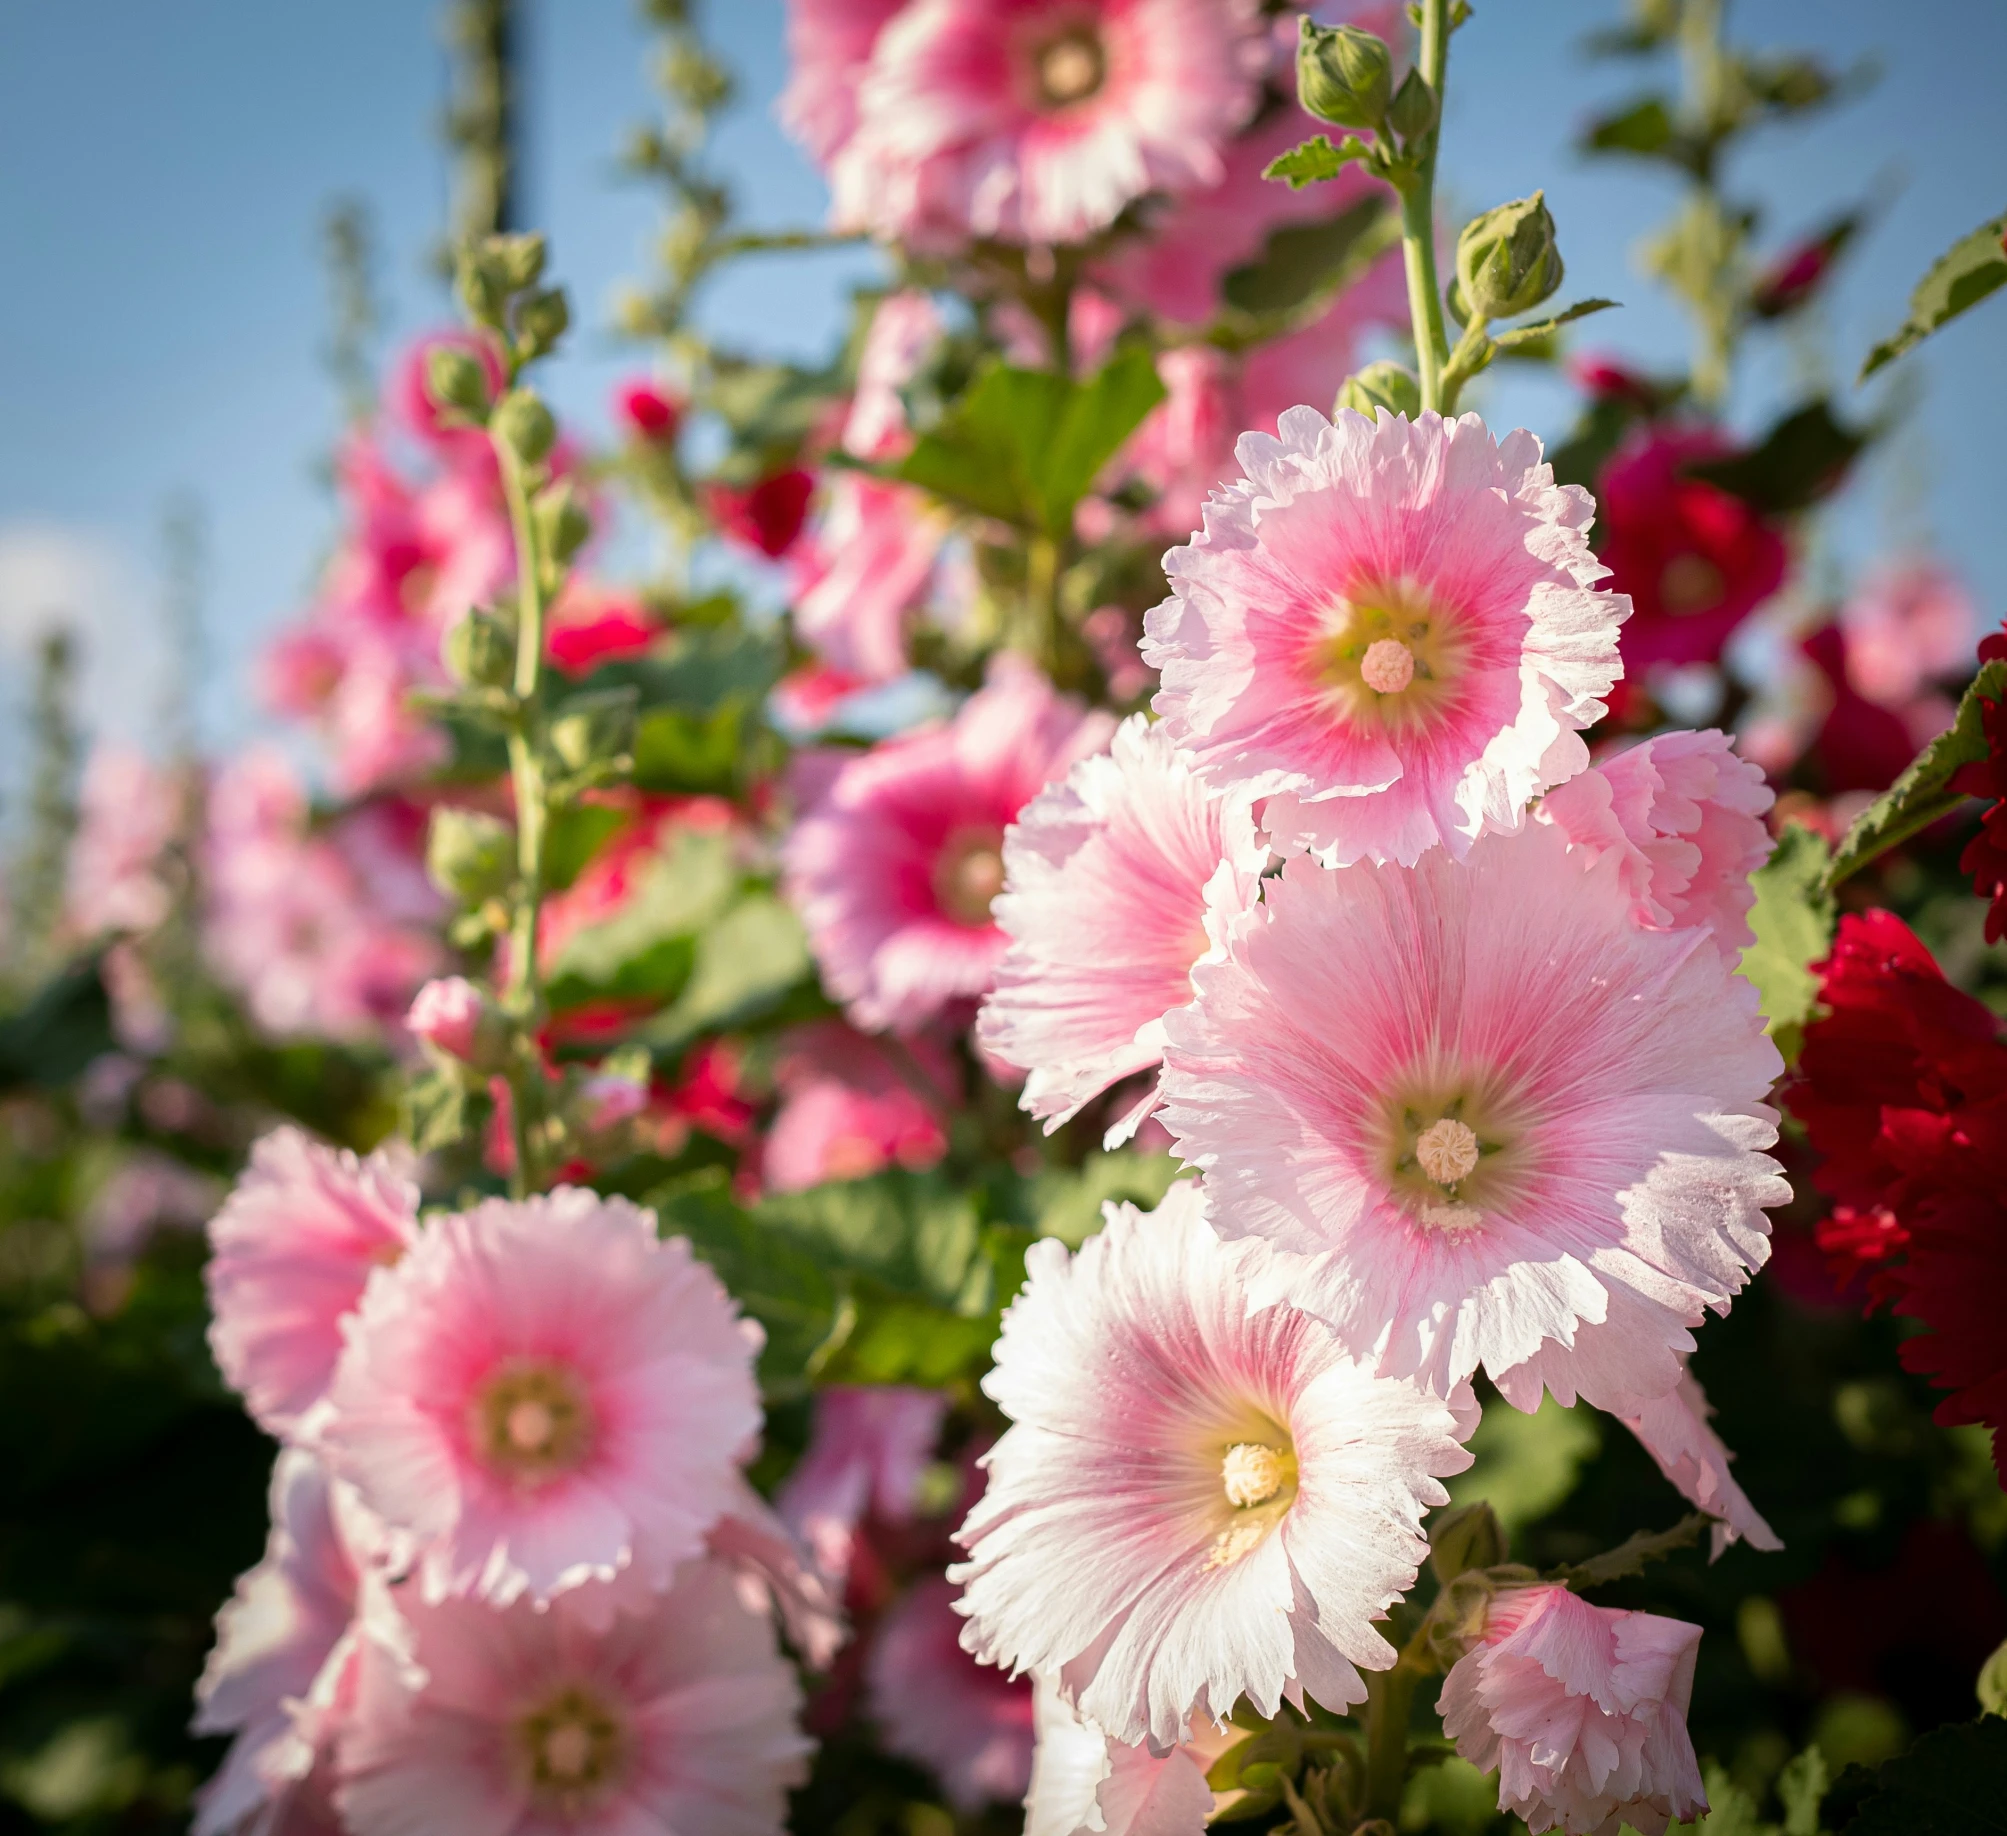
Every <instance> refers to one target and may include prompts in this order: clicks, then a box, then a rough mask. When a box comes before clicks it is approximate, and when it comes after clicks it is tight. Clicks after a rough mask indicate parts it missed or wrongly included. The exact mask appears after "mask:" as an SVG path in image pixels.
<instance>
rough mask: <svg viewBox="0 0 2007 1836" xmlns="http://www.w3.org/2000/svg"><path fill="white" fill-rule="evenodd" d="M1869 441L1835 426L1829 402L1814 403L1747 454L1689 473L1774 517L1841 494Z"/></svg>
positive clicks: (1700, 466) (1691, 467) (1691, 469)
mask: <svg viewBox="0 0 2007 1836" xmlns="http://www.w3.org/2000/svg"><path fill="white" fill-rule="evenodd" d="M1867 443H1868V435H1867V434H1866V433H1864V432H1859V431H1857V430H1856V429H1854V428H1851V427H1848V426H1846V425H1845V424H1844V423H1843V422H1841V421H1838V420H1835V419H1834V417H1833V411H1832V409H1831V407H1830V406H1828V404H1826V403H1825V402H1811V403H1809V404H1807V405H1806V406H1805V407H1803V408H1799V409H1795V410H1793V411H1792V412H1791V413H1790V414H1787V415H1786V416H1785V417H1784V418H1783V419H1782V420H1781V421H1779V422H1777V424H1776V425H1775V426H1773V427H1772V428H1771V429H1770V431H1769V432H1768V433H1766V434H1765V435H1764V436H1763V438H1762V439H1761V440H1759V441H1758V442H1757V443H1756V445H1754V446H1753V447H1751V448H1750V449H1749V450H1748V451H1747V452H1743V453H1737V454H1736V455H1735V456H1734V457H1733V458H1729V459H1709V460H1706V461H1704V462H1702V463H1700V464H1697V465H1689V466H1687V467H1686V468H1685V469H1686V471H1687V473H1688V474H1689V475H1690V476H1691V477H1694V478H1704V479H1706V480H1707V482H1708V483H1709V484H1712V485H1718V486H1719V487H1720V488H1721V489H1722V490H1724V491H1727V492H1729V493H1731V494H1732V495H1734V496H1736V497H1739V498H1741V499H1742V500H1743V502H1744V503H1747V504H1752V505H1754V506H1755V507H1756V508H1757V509H1758V510H1761V511H1763V512H1765V513H1766V514H1768V515H1773V516H1778V515H1784V514H1787V513H1789V512H1791V511H1793V510H1803V509H1806V508H1808V507H1809V506H1811V505H1812V504H1815V503H1817V502H1818V501H1819V500H1820V498H1822V497H1826V496H1828V495H1830V494H1831V493H1832V492H1833V491H1834V490H1836V489H1837V488H1838V487H1839V485H1840V483H1841V481H1842V480H1843V479H1845V477H1846V475H1847V469H1848V467H1849V466H1851V465H1852V464H1853V462H1854V459H1855V457H1856V455H1858V454H1859V452H1860V450H1861V448H1862V447H1864V446H1866V445H1867Z"/></svg>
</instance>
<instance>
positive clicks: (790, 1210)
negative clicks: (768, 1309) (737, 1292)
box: [754, 1169, 996, 1318]
mask: <svg viewBox="0 0 2007 1836" xmlns="http://www.w3.org/2000/svg"><path fill="white" fill-rule="evenodd" d="M754 1216H755V1217H756V1218H757V1219H758V1221H759V1222H760V1223H761V1224H762V1225H764V1226H766V1227H767V1228H769V1229H771V1230H774V1231H777V1232H779V1233H780V1234H782V1235H783V1236H786V1237H789V1238H791V1239H792V1240H793V1241H795V1242H796V1243H799V1244H801V1245H802V1246H803V1247H804V1248H807V1249H809V1250H810V1251H811V1252H812V1253H814V1254H815V1255H816V1256H817V1258H818V1259H819V1260H821V1261H822V1262H823V1263H824V1265H825V1266H829V1267H835V1268H840V1269H842V1270H844V1271H846V1272H848V1273H850V1274H854V1275H861V1276H867V1277H869V1278H870V1279H871V1280H872V1281H874V1282H876V1283H877V1284H878V1285H879V1286H881V1287H884V1288H887V1289H890V1290H892V1291H894V1292H895V1293H898V1294H902V1295H906V1296H910V1297H913V1298H915V1299H919V1300H923V1301H927V1302H930V1303H931V1304H933V1305H934V1306H936V1307H939V1308H941V1309H943V1310H944V1311H946V1312H950V1313H955V1314H958V1315H960V1316H962V1317H964V1318H984V1317H987V1316H988V1315H989V1314H990V1313H991V1311H992V1310H993V1308H994V1305H995V1301H996V1283H995V1278H994V1270H993V1268H992V1265H991V1263H990V1262H989V1260H988V1258H987V1257H986V1255H985V1254H984V1243H983V1233H982V1225H981V1222H980V1220H979V1219H978V1217H977V1215H976V1209H975V1205H974V1204H973V1202H972V1201H971V1200H970V1198H969V1195H968V1194H967V1193H965V1192H959V1191H957V1190H956V1189H955V1188H954V1187H952V1186H950V1185H948V1184H947V1182H946V1181H944V1180H942V1179H940V1178H938V1177H936V1176H934V1175H931V1174H920V1173H908V1172H905V1171H903V1170H898V1169H895V1170H891V1171H888V1172H884V1173H880V1174H877V1175H875V1176H873V1177H872V1178H870V1179H854V1180H840V1181H832V1182H831V1183H830V1184H828V1185H822V1186H815V1187H812V1188H810V1189H809V1190H808V1191H806V1192H788V1193H777V1194H775V1195H773V1196H772V1197H769V1198H765V1199H762V1200H761V1201H760V1203H759V1204H758V1205H757V1206H756V1207H755V1208H754Z"/></svg>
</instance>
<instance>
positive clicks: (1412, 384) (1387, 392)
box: [1338, 359, 1422, 421]
mask: <svg viewBox="0 0 2007 1836" xmlns="http://www.w3.org/2000/svg"><path fill="white" fill-rule="evenodd" d="M1338 406H1339V407H1340V408H1351V409H1355V410H1357V412H1359V413H1360V414H1363V415H1366V416H1368V417H1369V418H1370V417H1371V415H1372V413H1373V410H1374V409H1376V408H1384V409H1386V411H1387V412H1388V413H1389V414H1404V415H1406V416H1407V417H1408V419H1409V420H1411V421H1412V420H1413V419H1414V418H1415V417H1416V416H1417V415H1419V414H1420V413H1421V411H1422V386H1421V384H1420V383H1418V382H1417V381H1416V380H1415V375H1414V372H1413V371H1412V370H1408V369H1404V368H1403V367H1402V366H1401V365H1400V364H1398V363H1390V362H1387V361H1386V360H1384V359H1383V360H1382V361H1380V362H1379V363H1369V364H1368V365H1367V366H1366V367H1365V368H1364V369H1363V370H1360V371H1358V372H1357V373H1356V374H1354V375H1351V376H1348V377H1346V378H1345V386H1344V387H1343V388H1342V389H1340V390H1339V391H1338Z"/></svg>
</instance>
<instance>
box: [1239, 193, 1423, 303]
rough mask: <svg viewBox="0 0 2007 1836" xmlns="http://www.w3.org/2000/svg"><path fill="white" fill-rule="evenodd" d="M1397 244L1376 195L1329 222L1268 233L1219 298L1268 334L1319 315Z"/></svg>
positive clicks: (1387, 206) (1392, 216) (1392, 223)
mask: <svg viewBox="0 0 2007 1836" xmlns="http://www.w3.org/2000/svg"><path fill="white" fill-rule="evenodd" d="M1399 239H1400V224H1399V221H1398V218H1397V216H1396V213H1395V210H1394V207H1393V204H1392V201H1391V200H1390V199H1389V197H1388V196H1387V194H1386V193H1385V192H1383V191H1379V190H1374V191H1372V192H1369V193H1368V194H1367V195H1366V196H1364V197H1362V198H1359V199H1356V200H1355V201H1354V202H1353V203H1351V204H1348V205H1347V206H1346V207H1345V208H1344V209H1343V210H1341V211H1339V212H1337V213H1336V214H1335V215H1333V216H1329V217H1324V218H1320V219H1319V220H1318V221H1316V222H1314V223H1291V224H1286V225H1284V226H1283V227H1282V228H1281V229H1278V230H1272V231H1270V233H1269V237H1268V240H1267V242H1266V243H1265V244H1264V245H1263V247H1262V252H1261V253H1260V255H1258V256H1257V257H1256V258H1255V259H1254V260H1253V261H1251V262H1249V263H1247V264H1246V265H1245V266H1244V267H1239V268H1235V269H1234V270H1233V272H1232V273H1230V274H1229V275H1228V276H1227V277H1226V279H1225V281H1224V282H1223V283H1222V284H1221V287H1220V293H1221V295H1222V297H1223V298H1224V299H1225V300H1226V303H1227V304H1228V305H1229V306H1230V307H1232V308H1233V309H1234V311H1235V312H1237V313H1242V314H1246V315H1248V316H1249V317H1251V318H1253V319H1255V320H1256V321H1258V322H1259V323H1260V325H1261V326H1262V327H1263V328H1264V329H1266V328H1268V327H1270V326H1274V325H1277V324H1280V323H1285V322H1293V321H1295V320H1297V319H1300V318H1303V317H1306V316H1309V315H1311V314H1313V313H1315V312H1318V311H1321V310H1322V308H1323V307H1324V305H1325V304H1326V303H1327V302H1328V301H1330V300H1331V299H1332V298H1333V297H1334V296H1335V295H1336V294H1338V293H1339V292H1340V291H1342V290H1343V289H1344V288H1345V287H1347V286H1349V285H1350V284H1351V283H1352V282H1353V281H1355V280H1356V279H1358V277H1359V276H1360V275H1361V274H1363V273H1364V272H1365V271H1366V269H1367V268H1369V267H1370V266H1371V265H1372V264H1373V262H1374V261H1375V260H1377V259H1378V258H1379V257H1380V256H1381V255H1382V254H1384V253H1385V252H1386V250H1388V249H1389V248H1391V247H1392V246H1393V245H1394V243H1395V242H1397V241H1398V240H1399Z"/></svg>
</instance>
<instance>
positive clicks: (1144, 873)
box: [977, 714, 1268, 1147]
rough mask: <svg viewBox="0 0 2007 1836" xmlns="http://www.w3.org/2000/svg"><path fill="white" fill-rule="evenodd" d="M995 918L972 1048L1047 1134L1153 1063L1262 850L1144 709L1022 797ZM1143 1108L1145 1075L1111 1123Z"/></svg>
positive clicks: (1248, 901) (1244, 901)
mask: <svg viewBox="0 0 2007 1836" xmlns="http://www.w3.org/2000/svg"><path fill="white" fill-rule="evenodd" d="M1003 862H1004V891H1003V894H1002V896H1001V897H1000V898H999V899H998V900H997V902H996V908H995V910H996V921H997V924H998V925H999V926H1000V927H1001V929H1002V930H1003V933H1004V935H1005V936H1006V937H1008V938H1009V939H1010V947H1009V949H1008V950H1007V951H1006V952H1005V954H1004V957H1003V961H1002V962H1001V964H999V966H998V969H997V978H996V986H995V988H994V989H993V990H992V991H991V993H990V996H989V999H988V1000H987V1001H986V1002H985V1003H984V1006H983V1011H982V1017H981V1020H980V1022H979V1024H978V1027H977V1035H978V1037H979V1039H980V1040H981V1042H982V1044H983V1046H984V1048H985V1049H986V1050H987V1051H989V1052H991V1053H993V1054H994V1055H995V1056H997V1057H998V1058H1001V1059H1003V1060H1004V1061H1006V1062H1007V1063H1009V1064H1013V1065H1016V1066H1018V1067H1019V1068H1020V1069H1022V1070H1024V1071H1026V1072H1027V1073H1028V1074H1029V1075H1028V1076H1027V1077H1026V1079H1025V1086H1024V1094H1023V1096H1022V1098H1021V1099H1020V1101H1021V1104H1022V1106H1023V1107H1024V1108H1025V1109H1026V1110H1028V1111H1029V1112H1030V1113H1031V1114H1032V1115H1035V1116H1042V1117H1044V1118H1045V1125H1046V1130H1047V1132H1048V1133H1050V1132H1051V1131H1052V1130H1053V1129H1055V1128H1057V1127H1058V1126H1059V1125H1060V1124H1061V1123H1062V1122H1065V1121H1067V1120H1068V1119H1069V1118H1071V1117H1072V1116H1074V1115H1076V1114H1078V1113H1079V1111H1080V1109H1081V1108H1082V1107H1083V1106H1084V1105H1085V1104H1086V1103H1088V1102H1089V1101H1091V1100H1092V1099H1093V1098H1094V1097H1097V1096H1099V1095H1100V1094H1101V1092H1102V1091H1104V1090H1106V1089H1107V1088H1108V1087H1109V1086H1110V1085H1111V1084H1114V1083H1116V1082H1118V1081H1120V1080H1121V1079H1122V1078H1125V1077H1129V1076H1132V1075H1134V1074H1135V1073H1137V1072H1141V1071H1148V1070H1151V1069H1153V1068H1154V1067H1155V1066H1156V1065H1157V1063H1158V1062H1159V1061H1160V1060H1161V1059H1162V1057H1163V1053H1164V1017H1165V1015H1166V1014H1168V1013H1169V1012H1170V1011H1171V1010H1172V1009H1173V1008H1178V1007H1183V1006H1184V1005H1185V1004H1186V1003H1187V1002H1188V1001H1190V1000H1191V998H1192V966H1193V964H1194V963H1197V962H1199V961H1202V960H1206V959H1208V958H1211V957H1217V956H1219V955H1221V954H1223V952H1224V949H1225V925H1226V923H1227V921H1228V920H1229V919H1230V918H1232V917H1234V916H1237V915H1238V914H1239V913H1241V912H1243V911H1245V910H1246V909H1247V908H1248V907H1249V906H1250V905H1252V904H1253V903H1254V899H1255V894H1256V890H1257V888H1258V886H1259V884H1260V880H1261V873H1262V869H1263V868H1264V867H1265V866H1266V865H1267V863H1268V845H1267V843H1266V842H1264V841H1262V840H1261V838H1260V837H1259V836H1258V835H1257V834H1256V832H1255V828H1254V823H1253V821H1252V819H1251V818H1250V816H1249V814H1248V810H1247V805H1246V802H1245V800H1243V799H1237V798H1233V797H1223V796H1221V795H1220V794H1219V793H1218V792H1216V791H1214V790H1213V789H1211V788H1210V787H1209V786H1208V785H1206V784H1205V783H1204V782H1203V781H1202V780H1201V779H1200V778H1199V777H1198V776H1197V775H1196V774H1195V773H1194V772H1193V771H1192V769H1191V767H1190V765H1189V764H1188V762H1187V761H1186V759H1185V757H1184V755H1182V754H1181V753H1180V752H1179V751H1178V749H1177V748H1176V747H1175V746H1174V745H1173V744H1172V743H1171V737H1170V735H1169V734H1168V733H1167V732H1166V731H1165V729H1164V727H1163V726H1162V725H1161V724H1159V725H1156V726H1152V725H1151V724H1150V723H1149V722H1148V721H1147V720H1146V719H1145V718H1144V716H1142V715H1140V714H1135V715H1131V716H1130V718H1129V719H1127V720H1125V721H1124V722H1123V723H1122V725H1121V726H1120V727H1118V728H1117V729H1116V732H1115V738H1114V741H1113V744H1112V745H1111V747H1110V749H1109V750H1108V751H1107V752H1105V753H1097V754H1096V755H1095V756H1094V757H1092V758H1089V759H1083V760H1081V762H1080V763H1079V764H1077V765H1076V766H1074V768H1073V769H1072V771H1070V772H1069V773H1068V774H1067V775H1066V777H1065V779H1064V780H1062V781H1061V782H1060V783H1057V784H1052V785H1048V786H1047V787H1046V789H1044V790H1043V791H1041V792H1040V793H1039V794H1038V795H1037V796H1036V797H1035V798H1033V799H1032V801H1031V802H1030V803H1029V804H1027V805H1026V806H1025V809H1024V812H1023V813H1022V814H1021V815H1020V816H1019V817H1018V819H1017V821H1016V822H1014V823H1013V824H1012V825H1011V827H1010V828H1009V830H1008V831H1006V833H1005V836H1004V848H1003ZM1155 1106H1156V1086H1155V1083H1154V1082H1153V1083H1152V1085H1151V1088H1150V1090H1149V1091H1147V1092H1146V1093H1145V1094H1144V1096H1143V1098H1142V1100H1141V1101H1140V1102H1138V1103H1137V1104H1135V1105H1134V1106H1133V1107H1132V1108H1131V1109H1130V1111H1129V1113H1128V1114H1127V1115H1125V1116H1123V1117H1122V1118H1121V1119H1120V1120H1119V1121H1118V1122H1117V1123H1116V1124H1115V1125H1114V1126H1113V1127H1112V1128H1111V1129H1110V1130H1109V1134H1108V1145H1109V1146H1111V1147H1113V1146H1115V1145H1117V1143H1119V1142H1120V1141H1122V1140H1124V1139H1126V1138H1127V1137H1128V1136H1129V1135H1130V1134H1133V1133H1134V1131H1135V1129H1136V1128H1137V1126H1138V1125H1139V1124H1140V1123H1141V1122H1142V1120H1143V1118H1144V1117H1145V1116H1146V1115H1148V1114H1149V1112H1150V1111H1151V1110H1152V1109H1153V1108H1154V1107H1155Z"/></svg>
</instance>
